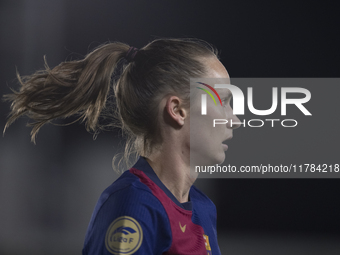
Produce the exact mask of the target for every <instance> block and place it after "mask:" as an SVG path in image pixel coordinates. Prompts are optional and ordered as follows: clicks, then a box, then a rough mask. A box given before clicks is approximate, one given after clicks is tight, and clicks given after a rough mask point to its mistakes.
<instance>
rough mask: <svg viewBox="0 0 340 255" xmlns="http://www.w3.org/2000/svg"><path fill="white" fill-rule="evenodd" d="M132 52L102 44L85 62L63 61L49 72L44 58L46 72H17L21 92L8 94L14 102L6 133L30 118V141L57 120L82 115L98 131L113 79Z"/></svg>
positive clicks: (7, 97)
mask: <svg viewBox="0 0 340 255" xmlns="http://www.w3.org/2000/svg"><path fill="white" fill-rule="evenodd" d="M128 50H129V46H128V45H126V44H123V43H109V44H105V45H102V46H100V47H98V48H97V49H95V50H94V51H92V52H91V53H89V54H88V55H87V56H86V57H85V58H84V59H83V60H78V61H69V62H63V63H61V64H59V65H58V66H56V67H54V68H53V69H50V68H49V67H48V65H47V63H46V59H45V70H42V71H37V72H35V73H34V74H32V75H30V76H26V77H21V76H20V75H19V74H18V73H17V77H18V80H19V83H20V85H21V86H20V90H19V91H18V92H17V91H14V90H13V94H8V95H5V96H4V98H5V101H10V102H12V104H11V112H10V115H9V119H8V120H7V122H6V125H5V128H4V132H5V131H6V129H7V128H8V127H9V125H11V124H12V123H13V122H14V121H15V120H16V119H17V118H19V117H20V116H22V115H27V116H28V117H29V118H31V119H33V120H34V121H35V122H34V123H30V124H29V125H30V126H33V128H32V131H31V140H32V141H33V142H35V137H36V135H37V133H38V131H39V129H40V128H41V127H42V126H43V125H44V124H46V123H49V122H51V121H52V120H54V119H56V118H66V117H70V116H73V115H77V116H79V119H78V120H80V119H82V121H83V122H85V126H86V129H87V130H88V131H95V129H96V127H97V123H98V118H99V116H100V113H101V111H102V110H103V108H104V107H105V103H106V99H107V97H108V93H109V90H110V83H111V76H112V74H113V72H114V70H115V68H116V66H117V64H118V62H119V60H120V59H122V58H123V57H124V56H125V55H126V53H127V52H128Z"/></svg>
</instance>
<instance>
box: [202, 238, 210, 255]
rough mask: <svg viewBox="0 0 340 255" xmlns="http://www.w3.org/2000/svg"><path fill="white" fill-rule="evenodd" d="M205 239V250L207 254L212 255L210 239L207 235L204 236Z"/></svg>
mask: <svg viewBox="0 0 340 255" xmlns="http://www.w3.org/2000/svg"><path fill="white" fill-rule="evenodd" d="M203 238H204V243H205V249H206V250H207V254H208V255H212V253H211V247H210V243H209V237H208V236H207V235H203Z"/></svg>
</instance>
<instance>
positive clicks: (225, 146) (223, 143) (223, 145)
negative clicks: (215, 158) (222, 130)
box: [222, 136, 233, 151]
mask: <svg viewBox="0 0 340 255" xmlns="http://www.w3.org/2000/svg"><path fill="white" fill-rule="evenodd" d="M231 138H233V136H229V137H228V138H227V139H225V140H224V141H223V142H222V147H223V149H224V150H225V151H226V150H228V145H226V144H225V142H226V141H228V140H230V139H231Z"/></svg>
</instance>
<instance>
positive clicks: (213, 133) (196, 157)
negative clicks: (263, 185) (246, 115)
mask: <svg viewBox="0 0 340 255" xmlns="http://www.w3.org/2000/svg"><path fill="white" fill-rule="evenodd" d="M204 63H206V64H207V66H208V69H209V72H208V74H207V77H209V78H207V79H205V78H202V82H203V83H206V84H208V85H210V86H211V87H214V85H215V84H217V83H221V82H223V83H226V84H230V78H229V74H228V72H227V70H226V69H225V67H224V66H223V64H222V63H221V62H220V61H219V60H218V59H217V58H210V59H207V60H205V62H204ZM199 80H200V79H199ZM205 81H206V82H205ZM198 87H202V88H206V87H204V86H203V85H201V86H200V85H199V84H198ZM196 92H197V95H196V96H195V99H194V100H192V102H191V108H190V161H191V165H192V166H194V165H215V164H221V163H222V162H223V161H224V160H225V151H227V150H228V145H227V144H226V143H227V141H228V140H229V139H231V138H232V137H233V129H235V128H238V127H239V125H237V124H236V125H235V124H234V123H235V122H237V123H238V122H240V120H239V119H238V118H237V117H236V116H235V115H234V114H233V110H232V108H231V106H230V100H231V97H232V94H231V92H230V91H229V90H228V89H216V92H217V93H218V94H219V96H220V98H221V101H222V106H221V104H220V103H219V104H217V105H215V103H214V102H213V100H212V99H211V98H210V96H207V114H206V115H202V114H201V95H202V94H206V93H205V92H204V91H203V90H197V91H196ZM214 119H226V120H228V123H227V124H224V125H221V124H219V125H215V127H214V126H213V122H214ZM230 120H232V122H233V126H232V127H231V125H230Z"/></svg>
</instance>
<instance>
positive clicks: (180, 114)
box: [165, 96, 188, 126]
mask: <svg viewBox="0 0 340 255" xmlns="http://www.w3.org/2000/svg"><path fill="white" fill-rule="evenodd" d="M165 109H166V112H167V113H168V114H169V117H170V118H171V119H172V120H173V121H175V122H176V123H177V124H178V125H180V126H183V125H184V120H185V119H186V118H187V117H188V110H187V109H185V108H184V107H183V101H182V99H180V98H179V97H177V96H170V97H169V98H168V99H167V100H166V105H165Z"/></svg>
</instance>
